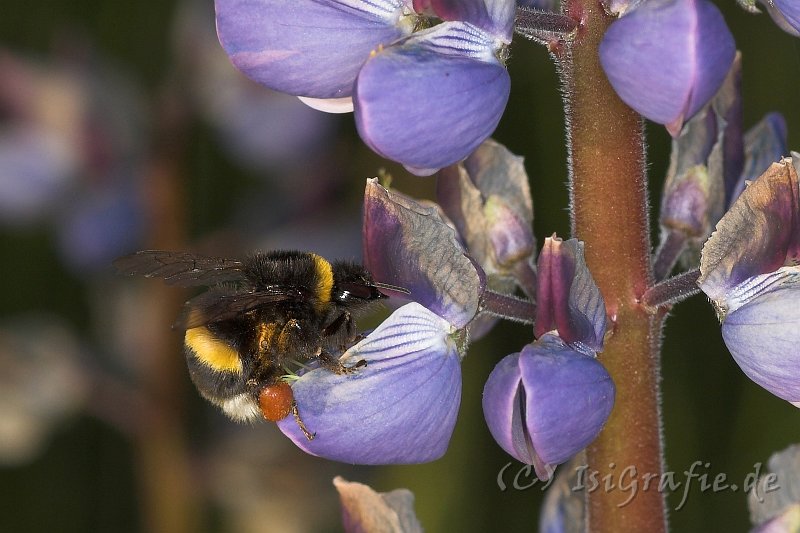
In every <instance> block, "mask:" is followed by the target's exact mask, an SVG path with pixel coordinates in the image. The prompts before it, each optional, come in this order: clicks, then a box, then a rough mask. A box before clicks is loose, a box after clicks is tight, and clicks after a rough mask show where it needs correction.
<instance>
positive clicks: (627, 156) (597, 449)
mask: <svg viewBox="0 0 800 533" xmlns="http://www.w3.org/2000/svg"><path fill="white" fill-rule="evenodd" d="M584 2H585V3H584ZM565 8H566V13H567V14H569V15H570V16H573V17H575V18H577V19H580V20H581V27H580V29H579V31H578V35H577V37H576V39H575V40H574V41H573V42H567V43H563V45H562V46H561V47H559V48H556V49H554V50H555V52H556V53H557V54H559V61H560V67H561V68H560V71H561V76H562V81H563V83H564V88H565V90H564V95H565V96H564V98H565V108H566V112H567V124H568V129H567V137H568V142H569V150H570V154H569V163H570V195H571V203H572V230H573V233H574V235H575V236H576V237H577V238H579V239H581V240H583V241H584V242H585V243H586V248H585V252H586V262H587V264H588V266H589V268H590V269H591V271H592V276H593V277H594V279H595V281H596V282H597V284H598V286H599V287H600V290H601V291H602V293H603V297H604V298H605V301H606V308H607V311H608V314H609V316H610V317H611V320H612V324H613V331H612V335H611V336H610V337H609V338H608V339H607V341H606V344H605V350H604V351H603V353H602V354H600V360H601V361H602V362H603V364H604V365H605V366H606V368H607V369H608V371H609V373H610V374H611V376H612V377H613V379H614V383H615V384H616V387H617V396H616V403H615V406H614V410H613V412H612V414H611V417H610V419H609V421H608V423H607V425H606V427H605V429H604V430H603V432H602V433H601V434H600V436H599V437H598V439H597V440H596V441H595V442H594V443H592V444H591V445H590V446H589V448H588V449H587V460H588V464H589V469H590V472H597V474H598V477H597V479H605V476H610V479H612V480H614V482H615V486H616V488H615V489H613V490H606V489H604V488H603V486H602V485H601V486H600V487H598V489H597V490H594V491H589V492H588V494H587V503H588V507H587V514H588V530H589V531H593V532H594V531H608V532H620V531H653V532H658V531H665V530H666V523H665V522H666V519H665V508H664V495H663V494H662V493H660V492H659V491H658V483H657V481H658V479H659V478H658V477H655V479H654V481H651V483H649V486H648V487H647V488H645V486H644V485H645V484H644V479H645V478H644V476H651V475H652V476H660V475H661V473H662V454H661V425H660V424H661V423H660V418H661V417H660V406H659V402H658V397H659V392H658V373H659V350H660V346H659V339H660V328H661V316H662V314H655V315H654V314H650V313H648V312H647V310H646V309H645V308H644V306H642V305H641V304H639V303H638V302H639V300H640V298H641V296H642V295H643V294H644V292H645V291H646V290H647V288H648V287H649V286H650V285H651V284H652V279H653V274H652V266H651V262H650V253H651V246H650V234H649V221H648V211H647V206H648V203H647V179H646V174H645V148H644V139H643V125H642V120H641V118H640V117H639V115H638V114H637V113H635V112H634V111H633V110H631V109H630V108H629V107H628V106H626V105H625V104H624V103H623V102H622V101H621V100H620V99H619V97H618V96H617V95H616V93H615V92H614V90H613V89H612V87H611V85H610V84H609V83H608V81H607V79H606V77H605V74H604V73H603V70H602V68H601V65H600V60H599V56H598V46H599V44H600V41H601V39H602V36H603V34H604V33H605V30H606V28H607V27H608V25H609V24H610V23H611V22H612V21H613V18H612V17H609V16H608V15H606V14H605V11H604V10H603V8H602V6H601V5H600V3H599V2H595V1H592V0H568V1H567V2H566V5H565ZM633 469H635V476H631V473H632V472H634V470H633ZM626 476H629V477H627V478H626ZM632 480H637V481H638V482H639V485H638V486H637V491H636V492H635V494H631V491H624V490H621V489H620V486H619V485H620V483H621V482H622V483H625V482H631V481H632Z"/></svg>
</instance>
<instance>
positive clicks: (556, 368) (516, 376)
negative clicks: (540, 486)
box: [483, 335, 615, 479]
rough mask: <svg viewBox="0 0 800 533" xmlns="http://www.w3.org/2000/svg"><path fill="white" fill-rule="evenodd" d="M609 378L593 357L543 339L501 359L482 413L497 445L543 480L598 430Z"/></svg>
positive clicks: (610, 393)
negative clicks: (554, 466) (525, 464)
mask: <svg viewBox="0 0 800 533" xmlns="http://www.w3.org/2000/svg"><path fill="white" fill-rule="evenodd" d="M614 396H615V388H614V383H613V382H612V381H611V377H610V376H609V375H608V372H607V371H606V370H605V368H604V367H603V365H601V364H600V362H599V361H597V359H595V358H594V357H591V356H588V355H585V354H582V353H579V352H576V351H574V350H572V349H571V348H569V347H568V346H567V345H566V344H564V343H563V341H561V339H559V338H558V337H556V336H553V335H546V336H544V337H543V338H542V339H541V340H540V341H537V342H535V343H534V344H530V345H528V346H525V348H523V350H522V352H521V353H518V354H512V355H509V356H507V357H505V358H504V359H503V360H502V361H500V363H498V364H497V366H495V368H494V370H492V372H491V374H490V375H489V378H488V379H487V380H486V385H485V386H484V390H483V412H484V416H485V418H486V423H487V425H488V427H489V431H490V432H491V433H492V436H493V437H494V438H495V440H496V441H497V443H498V444H499V445H500V446H501V447H502V448H503V449H504V450H505V451H506V452H508V453H509V454H510V455H512V456H513V457H515V458H516V459H518V460H520V461H522V462H524V463H527V464H533V465H534V466H535V468H536V473H537V475H538V476H539V477H540V478H542V479H547V478H548V477H549V476H550V475H551V474H552V468H550V465H556V464H560V463H563V462H564V461H566V460H567V459H569V458H570V457H571V456H573V455H574V454H576V453H577V452H578V451H580V450H582V449H583V448H584V447H585V446H586V445H587V444H589V443H590V442H591V441H592V440H594V438H595V437H596V436H597V434H598V433H599V432H600V430H601V429H602V428H603V426H604V424H605V422H606V420H607V419H608V415H609V414H610V413H611V408H612V407H613V404H614Z"/></svg>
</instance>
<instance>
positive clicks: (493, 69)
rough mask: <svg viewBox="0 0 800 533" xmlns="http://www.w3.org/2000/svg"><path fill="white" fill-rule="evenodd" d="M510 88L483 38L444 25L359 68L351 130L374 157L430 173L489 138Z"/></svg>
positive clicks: (461, 26)
mask: <svg viewBox="0 0 800 533" xmlns="http://www.w3.org/2000/svg"><path fill="white" fill-rule="evenodd" d="M510 87H511V82H510V78H509V75H508V71H507V70H506V69H505V67H504V66H503V65H502V64H500V62H499V61H498V60H497V58H496V56H495V50H494V45H493V43H492V40H491V38H490V36H488V35H487V34H485V33H484V32H483V31H481V30H480V29H478V28H477V27H475V26H472V25H470V24H467V23H461V22H445V23H442V24H440V25H438V26H436V27H434V28H431V29H430V30H427V31H424V32H420V33H418V34H415V35H414V36H412V37H410V38H408V39H406V40H404V41H403V42H402V44H398V45H394V46H390V47H387V48H384V49H383V51H380V52H378V53H376V54H374V55H373V56H372V57H371V58H370V59H369V60H368V61H367V62H366V63H365V64H364V66H363V68H362V69H361V72H360V73H359V75H358V79H357V80H356V86H355V94H354V101H355V119H356V126H357V127H358V132H359V134H360V135H361V138H362V139H363V140H364V142H366V143H367V144H368V145H369V147H370V148H372V149H373V150H374V151H376V152H377V153H379V154H380V155H382V156H384V157H386V158H388V159H392V160H394V161H398V162H400V163H402V164H403V165H405V166H406V168H408V169H409V170H412V172H413V171H414V169H425V170H427V173H430V171H431V169H438V168H442V167H444V166H447V165H450V164H453V163H456V162H458V161H460V160H462V159H464V158H465V157H467V156H468V155H469V154H470V153H471V152H472V151H473V150H475V149H476V148H477V147H478V146H479V145H480V144H481V143H482V142H483V141H484V140H485V139H486V138H487V137H489V135H491V134H492V132H493V131H494V130H495V128H496V127H497V124H498V122H499V121H500V117H501V116H502V114H503V110H504V109H505V106H506V102H507V101H508V96H509V91H510Z"/></svg>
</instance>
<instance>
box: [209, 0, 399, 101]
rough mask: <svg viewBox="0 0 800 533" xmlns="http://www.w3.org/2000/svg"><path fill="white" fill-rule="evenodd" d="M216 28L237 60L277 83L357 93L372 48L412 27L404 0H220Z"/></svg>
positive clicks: (307, 90)
mask: <svg viewBox="0 0 800 533" xmlns="http://www.w3.org/2000/svg"><path fill="white" fill-rule="evenodd" d="M215 6H216V11H217V33H218V35H219V40H220V43H221V44H222V46H223V48H224V49H225V51H226V52H227V53H228V55H229V56H230V58H231V61H233V64H234V65H236V67H237V68H238V69H239V70H241V71H242V72H244V73H245V74H246V75H248V76H249V77H251V78H252V79H254V80H256V81H257V82H259V83H262V84H264V85H266V86H267V87H269V88H271V89H275V90H278V91H281V92H285V93H289V94H293V95H297V96H309V97H312V98H342V97H346V96H350V95H351V94H352V90H353V81H354V80H355V78H356V75H357V74H358V70H359V69H360V68H361V65H362V64H363V63H364V61H365V60H366V59H367V57H368V56H369V54H370V52H371V51H372V50H374V49H375V48H377V47H379V46H380V45H388V44H389V43H391V42H393V41H394V40H396V39H398V38H400V37H402V36H403V35H405V34H407V33H408V32H410V30H411V27H410V25H406V24H403V23H402V21H401V19H402V15H403V2H402V0H216V1H215Z"/></svg>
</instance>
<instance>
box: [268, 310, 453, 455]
mask: <svg viewBox="0 0 800 533" xmlns="http://www.w3.org/2000/svg"><path fill="white" fill-rule="evenodd" d="M453 332H454V330H453V328H452V326H450V324H449V323H447V322H446V321H445V320H443V319H441V318H439V317H438V316H436V315H435V314H433V313H431V312H430V311H428V310H427V309H425V308H424V307H422V306H421V305H419V304H416V303H410V304H407V305H405V306H403V307H401V308H400V309H398V310H397V311H395V312H394V313H392V315H391V316H390V317H389V318H388V319H386V320H385V321H384V322H383V323H382V324H381V325H380V326H378V328H377V329H375V331H373V332H372V333H371V334H370V335H369V336H368V337H367V338H366V339H364V340H363V341H361V342H360V343H358V344H357V345H356V346H354V347H353V348H351V349H350V350H348V351H347V352H346V353H345V354H344V356H343V357H342V362H344V363H346V364H347V365H348V366H349V365H353V364H356V363H357V362H358V361H360V360H362V359H363V360H365V361H366V363H367V365H366V367H363V368H359V369H357V370H356V371H354V372H353V373H351V374H346V375H339V374H334V373H331V372H329V371H327V370H324V369H316V370H312V371H311V372H308V373H307V374H304V375H303V376H302V377H301V378H300V379H298V380H297V381H296V382H295V383H294V385H293V386H292V390H293V392H294V397H295V400H296V401H297V406H298V409H299V412H300V416H301V417H302V420H303V422H304V423H305V425H306V427H308V429H309V430H310V431H311V432H312V433H314V434H315V437H314V439H313V440H311V441H309V440H308V439H307V438H306V437H305V436H304V434H303V432H302V431H301V430H300V428H299V426H298V425H297V423H296V422H295V420H294V419H293V418H292V417H287V418H285V419H283V420H281V421H280V422H278V426H279V427H280V429H281V431H283V433H284V434H286V436H288V437H289V438H290V439H292V441H294V443H295V444H297V446H298V447H300V448H301V449H303V450H305V451H306V452H308V453H310V454H312V455H317V456H320V457H325V458H327V459H332V460H334V461H341V462H345V463H354V464H411V463H424V462H427V461H433V460H435V459H438V458H439V457H441V456H442V455H444V452H445V451H446V450H447V445H448V443H449V441H450V436H451V435H452V433H453V427H454V426H455V422H456V415H457V413H458V407H459V404H460V402H461V360H460V357H459V354H458V350H457V348H456V345H455V342H454V341H453V339H452V338H451V334H452V333H453Z"/></svg>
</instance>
